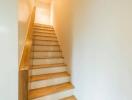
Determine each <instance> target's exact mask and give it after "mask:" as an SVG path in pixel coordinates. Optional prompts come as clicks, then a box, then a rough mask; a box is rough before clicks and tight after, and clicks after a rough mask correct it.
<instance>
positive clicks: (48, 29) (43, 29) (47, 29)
mask: <svg viewBox="0 0 132 100" xmlns="http://www.w3.org/2000/svg"><path fill="white" fill-rule="evenodd" d="M33 31H49V32H55V30H54V29H50V28H33Z"/></svg>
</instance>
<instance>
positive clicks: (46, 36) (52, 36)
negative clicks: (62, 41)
mask: <svg viewBox="0 0 132 100" xmlns="http://www.w3.org/2000/svg"><path fill="white" fill-rule="evenodd" d="M33 36H38V37H50V38H57V37H56V35H55V36H46V35H45V36H44V35H37V34H33Z"/></svg>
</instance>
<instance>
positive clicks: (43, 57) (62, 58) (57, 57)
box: [32, 56, 64, 59]
mask: <svg viewBox="0 0 132 100" xmlns="http://www.w3.org/2000/svg"><path fill="white" fill-rule="evenodd" d="M32 59H64V57H62V56H60V57H39V58H38V57H32Z"/></svg>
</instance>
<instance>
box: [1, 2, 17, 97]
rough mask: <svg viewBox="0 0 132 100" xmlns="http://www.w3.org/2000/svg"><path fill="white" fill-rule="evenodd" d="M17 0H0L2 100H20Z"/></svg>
mask: <svg viewBox="0 0 132 100" xmlns="http://www.w3.org/2000/svg"><path fill="white" fill-rule="evenodd" d="M17 29H18V26H17V0H0V45H1V48H0V51H1V52H0V69H1V70H0V100H18V30H17Z"/></svg>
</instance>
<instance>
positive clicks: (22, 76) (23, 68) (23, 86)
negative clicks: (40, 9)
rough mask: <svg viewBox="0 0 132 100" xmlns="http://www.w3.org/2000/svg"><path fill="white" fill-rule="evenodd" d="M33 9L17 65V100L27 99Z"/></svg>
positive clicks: (33, 17)
mask: <svg viewBox="0 0 132 100" xmlns="http://www.w3.org/2000/svg"><path fill="white" fill-rule="evenodd" d="M35 10H36V8H35V7H34V8H33V11H32V14H31V15H30V21H29V25H28V31H27V37H26V41H25V45H24V50H23V54H22V58H21V61H20V65H19V100H29V97H28V93H29V81H30V80H29V79H30V78H29V70H30V68H31V66H32V62H31V51H32V31H33V30H32V29H33V25H34V19H35Z"/></svg>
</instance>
